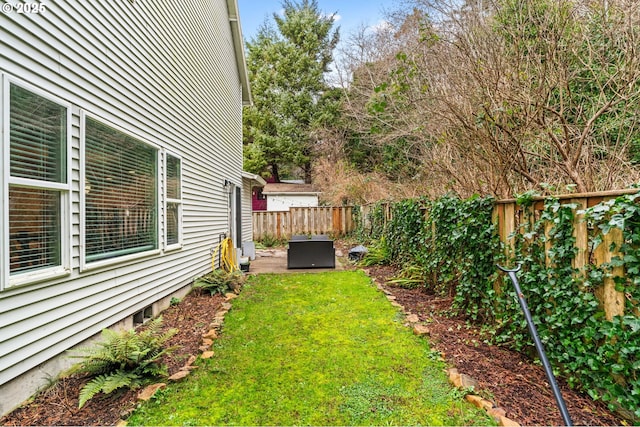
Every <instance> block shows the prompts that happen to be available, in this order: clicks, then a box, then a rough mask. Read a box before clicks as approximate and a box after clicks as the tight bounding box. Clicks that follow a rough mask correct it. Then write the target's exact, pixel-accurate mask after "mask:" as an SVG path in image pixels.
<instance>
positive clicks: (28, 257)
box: [9, 186, 61, 274]
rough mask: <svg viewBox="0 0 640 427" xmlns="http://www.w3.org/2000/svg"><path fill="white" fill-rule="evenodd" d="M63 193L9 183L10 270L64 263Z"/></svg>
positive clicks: (14, 271)
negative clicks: (61, 255)
mask: <svg viewBox="0 0 640 427" xmlns="http://www.w3.org/2000/svg"><path fill="white" fill-rule="evenodd" d="M59 230H60V193H59V192H57V191H48V190H39V189H33V188H16V187H13V186H9V235H10V236H11V237H10V251H9V252H10V268H9V269H10V273H11V274H15V273H22V272H25V271H29V270H35V269H40V268H46V267H53V266H57V265H60V264H61V259H60V231H59Z"/></svg>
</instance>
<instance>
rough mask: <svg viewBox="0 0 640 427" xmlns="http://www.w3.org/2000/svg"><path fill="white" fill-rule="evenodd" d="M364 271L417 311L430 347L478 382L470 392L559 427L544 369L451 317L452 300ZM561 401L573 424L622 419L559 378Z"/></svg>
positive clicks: (514, 415)
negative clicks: (488, 341)
mask: <svg viewBox="0 0 640 427" xmlns="http://www.w3.org/2000/svg"><path fill="white" fill-rule="evenodd" d="M367 274H369V275H370V276H371V277H373V278H375V280H376V281H377V282H378V283H380V284H382V285H383V288H384V289H385V291H387V292H390V293H391V295H393V296H395V297H396V302H398V303H399V304H400V305H402V306H403V307H404V309H405V311H406V312H407V313H409V312H410V313H412V314H416V315H418V317H419V319H420V321H421V322H425V323H427V324H428V329H429V336H430V342H431V345H432V348H433V349H435V350H438V351H439V352H440V353H441V354H442V355H443V356H444V359H445V360H446V362H447V364H448V365H450V366H453V367H456V368H457V369H458V371H459V372H460V373H462V374H467V375H469V376H470V377H471V378H473V379H474V380H476V381H477V382H478V387H477V389H475V390H474V391H475V392H476V393H478V394H480V395H482V397H484V398H486V399H488V400H490V401H492V402H494V403H495V404H496V405H497V406H499V407H500V408H502V409H504V410H505V411H506V416H507V417H508V418H510V419H511V420H513V421H516V422H517V423H519V424H521V425H526V426H532V425H544V426H561V425H564V421H563V419H562V416H561V414H560V411H559V410H558V406H557V404H556V401H555V397H554V395H553V392H552V390H551V387H550V386H549V383H548V381H547V377H546V375H545V372H544V369H543V368H542V366H541V365H539V364H535V363H534V362H533V361H532V360H531V359H530V358H528V357H526V356H524V355H522V354H521V353H518V352H515V351H510V350H507V349H504V348H501V347H497V346H492V345H487V344H485V343H484V342H483V339H482V337H481V335H480V332H479V330H478V329H477V328H471V327H468V325H467V322H466V319H465V318H464V317H450V315H448V314H447V312H450V308H451V303H452V298H442V297H437V296H435V295H430V294H428V293H426V292H425V291H424V290H423V289H401V288H396V287H389V286H384V283H385V280H386V279H388V278H390V277H391V276H392V275H393V274H394V270H393V269H392V268H391V267H369V268H367ZM558 386H559V387H560V390H561V393H562V396H563V399H564V401H565V403H566V406H567V410H568V412H569V414H570V416H571V419H572V421H573V424H574V425H585V426H587V425H589V426H615V425H623V424H624V422H623V420H622V419H621V418H620V417H618V416H616V415H615V414H614V413H612V412H611V411H609V410H608V409H607V407H606V405H604V404H603V403H602V402H594V401H593V400H592V399H591V398H590V397H589V396H587V395H585V394H580V393H577V392H576V391H574V390H572V389H570V388H569V387H568V385H567V384H566V382H564V381H562V380H561V379H559V380H558Z"/></svg>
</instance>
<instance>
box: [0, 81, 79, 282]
mask: <svg viewBox="0 0 640 427" xmlns="http://www.w3.org/2000/svg"><path fill="white" fill-rule="evenodd" d="M1 77H2V82H1V88H0V98H1V102H2V106H3V108H2V111H3V114H2V115H1V117H0V128H1V129H2V136H3V137H2V144H1V146H0V161H1V162H2V174H1V175H0V193H1V194H0V195H1V196H2V200H3V203H2V211H1V212H0V218H1V219H2V225H1V226H0V242H1V243H0V267H1V268H0V269H1V270H2V274H1V276H0V291H2V290H4V289H8V288H13V287H17V286H22V285H28V284H32V283H37V282H42V281H46V280H52V279H55V278H59V277H64V276H67V275H69V274H71V256H72V255H71V230H72V226H71V221H72V218H71V211H72V210H71V190H72V169H71V164H72V161H71V154H72V148H71V141H72V138H71V120H72V105H71V103H69V102H67V101H65V100H63V99H62V98H59V97H57V96H55V95H53V94H51V93H48V92H46V91H43V90H42V89H40V88H38V87H35V86H33V85H31V84H29V83H27V82H25V81H23V80H20V79H18V78H16V77H13V76H10V75H8V74H4V73H3V74H2V76H1ZM10 84H15V85H16V86H20V87H22V88H23V89H26V90H28V91H30V92H33V93H35V94H36V95H38V96H42V97H43V98H47V99H48V100H50V101H52V102H55V103H56V104H59V105H60V106H62V107H64V108H66V110H67V118H66V144H65V145H66V151H65V155H66V159H67V171H66V176H67V182H66V183H52V182H47V181H39V180H32V179H25V178H12V177H11V176H10V174H9V172H10V159H9V157H10V149H9V141H8V138H9V135H10V123H9V120H10V116H9V108H10V90H9V87H10ZM9 184H13V185H22V186H26V187H30V188H39V189H45V190H58V191H59V192H60V265H58V266H54V267H49V268H42V269H38V270H35V271H27V272H24V273H18V274H15V275H13V276H12V275H10V274H9V268H10V260H9V240H10V239H9V237H10V236H9V204H8V203H5V202H6V201H8V200H9Z"/></svg>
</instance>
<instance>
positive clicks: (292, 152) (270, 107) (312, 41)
mask: <svg viewBox="0 0 640 427" xmlns="http://www.w3.org/2000/svg"><path fill="white" fill-rule="evenodd" d="M282 6H283V8H284V14H283V15H282V16H279V15H278V14H275V13H274V15H273V18H274V21H275V25H276V26H275V27H274V26H273V25H272V23H270V22H268V21H267V22H265V23H264V24H263V25H262V27H261V28H260V29H259V31H258V34H257V36H256V37H255V38H254V39H252V40H251V41H250V42H248V43H247V51H248V59H247V63H248V68H249V78H250V81H251V87H252V92H253V101H254V104H253V105H252V106H250V107H245V110H244V121H243V123H244V142H245V150H244V155H245V164H244V168H245V170H247V171H250V172H253V173H258V174H266V173H270V174H271V175H272V176H273V178H274V179H275V181H276V182H279V181H280V177H281V174H282V171H283V170H295V169H299V170H301V171H302V174H303V175H304V179H305V181H306V182H310V181H311V161H312V158H313V154H314V146H315V145H316V142H317V141H316V140H317V136H316V133H315V128H316V127H317V125H318V124H319V122H321V121H324V120H327V115H328V114H329V115H331V114H332V113H331V112H332V111H334V110H335V108H334V107H333V103H334V102H336V101H335V97H328V96H325V93H327V92H328V90H329V88H328V85H327V83H326V81H325V73H327V72H329V71H330V69H329V65H330V64H331V62H332V61H333V50H334V48H335V47H336V45H337V43H338V38H339V31H338V29H335V30H333V24H334V18H335V14H332V15H325V14H323V13H322V12H321V11H320V10H319V9H318V4H317V1H316V0H302V1H301V2H300V3H298V2H295V1H291V0H284V1H283V3H282Z"/></svg>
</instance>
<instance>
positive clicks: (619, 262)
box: [369, 193, 640, 421]
mask: <svg viewBox="0 0 640 427" xmlns="http://www.w3.org/2000/svg"><path fill="white" fill-rule="evenodd" d="M534 196H535V195H534V194H525V195H523V196H521V197H519V198H518V199H517V200H518V203H519V205H520V208H521V209H522V211H523V212H524V215H523V216H522V219H521V224H520V226H519V229H518V230H516V232H515V233H514V234H513V235H512V236H510V237H511V239H512V240H513V250H512V251H511V256H510V258H509V259H506V257H505V255H504V247H503V244H502V243H501V242H500V240H499V238H498V236H497V233H496V226H495V225H494V222H493V220H492V213H493V207H494V200H493V199H491V198H481V197H472V198H470V199H467V200H461V199H459V198H457V197H454V196H450V195H447V196H444V197H441V198H439V199H437V200H434V201H429V200H426V199H412V200H404V201H400V202H396V203H393V204H391V207H390V210H391V213H392V215H391V219H390V220H389V221H387V220H386V218H385V216H384V214H383V213H384V207H383V206H382V205H380V206H378V207H376V208H374V209H373V210H372V211H371V212H372V218H371V219H370V224H371V226H372V228H371V232H370V233H369V236H370V237H371V238H374V239H380V240H383V241H384V242H385V247H386V250H387V251H388V253H389V254H390V257H389V259H390V260H391V262H392V263H394V264H396V265H397V266H399V267H401V268H403V269H406V270H407V271H412V272H415V271H419V272H421V273H420V274H421V276H420V280H421V283H422V286H425V287H426V288H428V289H429V290H430V291H432V292H436V293H439V294H448V295H452V296H453V298H454V304H453V308H454V310H455V311H457V312H459V313H464V314H466V315H467V316H468V318H469V319H470V321H472V322H476V323H480V324H482V325H483V328H484V329H485V330H486V331H487V332H490V334H489V335H490V336H491V337H492V340H493V341H494V342H495V343H496V344H501V345H506V346H509V347H511V348H513V349H516V350H518V351H521V352H525V353H527V354H530V355H531V356H534V351H535V349H534V346H533V342H532V340H531V338H530V336H529V334H528V330H527V326H526V323H525V321H524V317H523V315H522V313H521V311H520V307H519V304H518V301H517V298H516V296H515V293H514V291H513V288H512V286H511V283H510V281H509V280H508V278H507V277H506V276H504V275H502V276H498V273H497V269H496V264H497V263H500V264H505V263H506V264H511V265H515V264H516V263H519V264H522V270H521V271H520V273H518V278H519V282H520V285H521V287H522V289H523V293H525V298H526V299H527V302H528V305H529V308H530V310H531V313H532V316H533V319H534V322H535V323H536V326H537V329H538V332H539V334H540V338H541V340H542V342H543V344H544V346H545V350H546V352H547V356H548V357H549V360H550V362H551V364H552V365H553V366H554V369H555V370H556V373H557V374H559V375H562V376H563V377H564V378H566V380H567V381H568V383H569V384H570V385H571V386H572V387H576V388H580V389H582V390H584V391H586V392H587V393H589V395H591V396H592V397H593V398H594V399H602V400H603V401H606V402H608V403H609V406H610V407H611V408H612V409H616V410H619V411H622V412H623V413H624V415H625V416H626V417H627V418H628V419H631V420H634V421H638V420H640V409H639V408H640V375H639V374H638V372H639V370H640V318H639V315H640V308H639V306H638V303H639V301H640V286H639V285H640V205H639V204H638V200H640V193H638V194H635V195H627V196H621V197H617V198H615V199H612V200H609V201H607V202H604V203H601V204H598V205H596V206H593V207H590V208H589V209H582V210H580V208H581V207H579V206H576V205H575V204H571V203H563V202H561V201H560V200H558V199H555V198H548V199H546V200H545V201H544V208H543V209H542V211H540V212H538V213H536V212H535V211H534V209H533V200H534V198H535V197H534ZM576 215H583V216H584V218H585V219H584V220H585V221H587V224H588V228H589V229H590V230H591V232H590V238H589V239H590V241H589V248H590V250H589V252H590V253H589V254H588V255H590V254H593V252H594V250H595V249H596V248H597V246H598V245H599V244H602V242H603V241H604V239H603V236H605V235H606V234H607V233H609V232H610V231H611V230H612V229H613V228H617V229H619V230H621V231H622V236H623V238H622V242H620V243H618V244H617V245H614V246H615V247H612V248H610V249H613V250H616V251H617V252H618V253H619V255H617V256H615V257H613V259H612V261H611V262H610V263H607V264H603V265H594V264H593V263H589V264H587V266H585V267H582V268H575V267H573V265H574V259H575V257H576V254H577V249H576V245H575V237H574V224H575V223H576ZM615 267H622V268H623V269H624V271H625V275H624V276H620V277H614V280H615V283H616V288H617V290H619V291H621V292H624V295H625V299H626V304H625V312H624V314H623V315H621V316H617V317H614V318H613V320H611V321H609V320H607V319H606V318H605V313H604V309H603V307H602V306H601V304H600V303H599V300H598V298H597V297H596V294H597V292H598V289H599V288H600V287H601V286H602V285H603V281H604V279H605V278H606V277H610V276H611V275H612V271H613V270H612V269H613V268H615ZM412 283H413V281H412Z"/></svg>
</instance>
